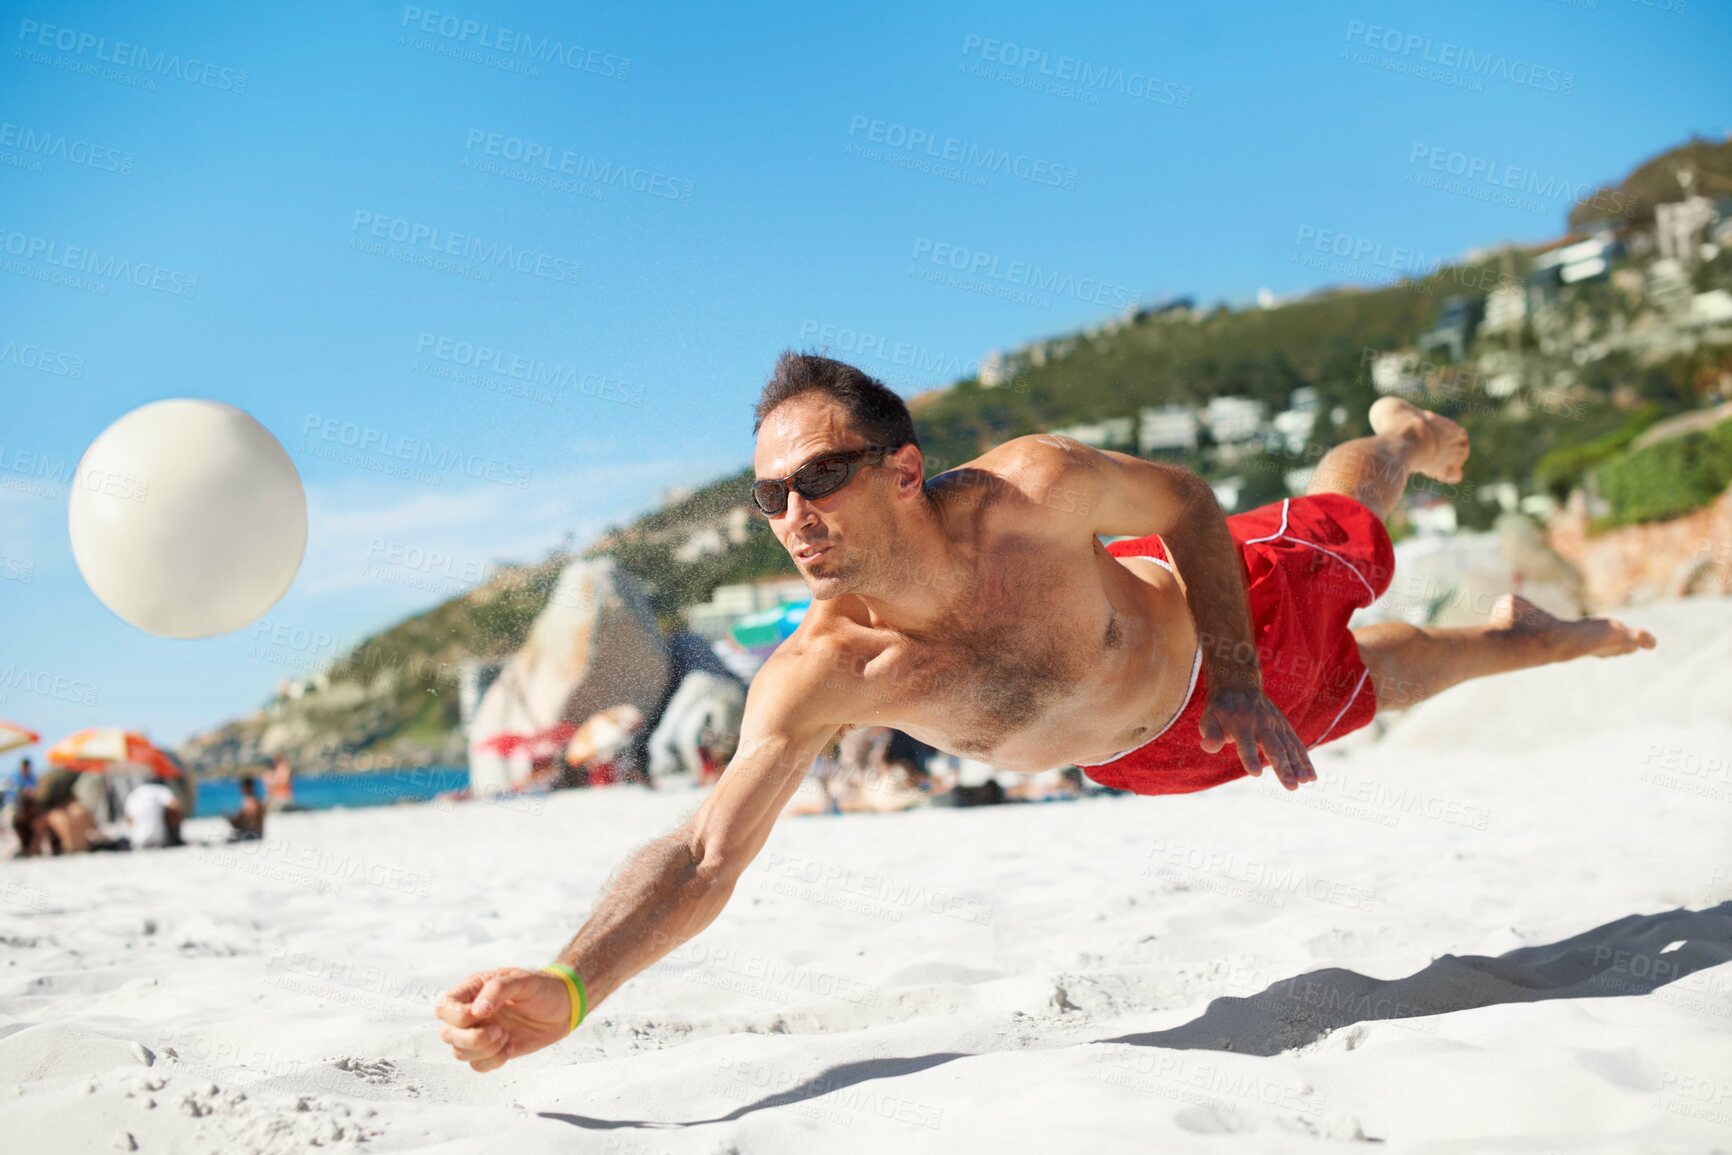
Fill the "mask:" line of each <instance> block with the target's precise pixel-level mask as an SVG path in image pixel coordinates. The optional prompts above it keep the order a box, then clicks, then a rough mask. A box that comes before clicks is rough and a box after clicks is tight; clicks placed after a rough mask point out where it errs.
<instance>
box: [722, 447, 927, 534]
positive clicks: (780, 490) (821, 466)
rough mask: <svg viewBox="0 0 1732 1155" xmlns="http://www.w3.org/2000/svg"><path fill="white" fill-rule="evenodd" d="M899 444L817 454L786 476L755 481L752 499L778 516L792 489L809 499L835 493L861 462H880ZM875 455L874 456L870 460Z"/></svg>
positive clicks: (857, 471) (786, 503)
mask: <svg viewBox="0 0 1732 1155" xmlns="http://www.w3.org/2000/svg"><path fill="white" fill-rule="evenodd" d="M901 448H902V446H900V445H868V446H867V447H866V448H864V449H855V450H851V451H849V452H846V453H826V454H825V455H824V456H822V457H814V458H813V459H812V460H810V461H808V462H807V463H806V464H804V465H802V466H800V468H798V469H796V470H794V472H792V473H790V474H788V476H786V477H783V478H768V479H765V480H762V481H754V482H753V483H752V500H753V501H754V502H756V503H757V506H758V508H759V509H760V510H762V511H763V512H764V514H765V516H767V517H775V516H776V515H777V514H779V513H781V512H783V511H784V510H786V509H787V508H788V491H789V490H790V489H791V490H793V491H794V492H795V493H797V494H799V495H800V496H801V497H803V498H805V499H806V500H807V501H811V500H812V499H813V498H816V497H824V496H826V495H828V494H832V493H835V492H836V491H837V490H838V489H841V488H842V487H843V486H844V485H847V484H848V483H849V482H850V481H853V480H854V475H855V474H856V473H859V472H860V469H861V467H862V466H866V465H877V464H879V463H880V462H882V461H883V460H884V458H885V457H886V456H888V455H889V454H892V453H895V452H896V451H897V450H898V449H901ZM868 458H873V459H875V460H870V461H869V460H867V459H868Z"/></svg>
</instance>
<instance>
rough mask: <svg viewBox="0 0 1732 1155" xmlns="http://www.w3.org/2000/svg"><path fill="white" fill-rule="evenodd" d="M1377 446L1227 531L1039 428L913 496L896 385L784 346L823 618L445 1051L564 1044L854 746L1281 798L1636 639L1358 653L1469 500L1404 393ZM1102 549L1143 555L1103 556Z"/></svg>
mask: <svg viewBox="0 0 1732 1155" xmlns="http://www.w3.org/2000/svg"><path fill="white" fill-rule="evenodd" d="M1371 426H1372V429H1373V431H1374V434H1373V436H1370V437H1364V438H1359V439H1357V440H1354V441H1349V442H1346V443H1345V444H1342V445H1340V446H1337V447H1336V448H1334V449H1333V450H1331V451H1330V452H1329V453H1328V454H1327V455H1325V456H1324V457H1323V458H1322V459H1321V460H1320V461H1319V462H1318V465H1317V468H1316V470H1315V474H1314V478H1313V481H1312V482H1311V487H1310V492H1309V493H1308V494H1307V495H1306V496H1304V497H1296V498H1291V499H1289V500H1287V501H1283V502H1277V503H1275V504H1273V505H1269V506H1265V507H1263V508H1262V509H1258V510H1253V511H1251V512H1249V513H1246V514H1242V515H1239V516H1237V517H1233V518H1227V517H1225V516H1224V515H1223V514H1222V512H1221V508H1220V506H1219V505H1218V504H1217V502H1216V500H1215V498H1214V495H1213V493H1212V491H1211V490H1210V488H1209V486H1208V485H1207V484H1206V483H1205V482H1204V481H1203V480H1202V479H1201V478H1199V477H1197V476H1196V475H1194V474H1192V473H1189V472H1187V471H1185V470H1183V469H1179V468H1176V467H1173V466H1168V465H1162V464H1157V463H1153V462H1148V461H1143V460H1140V459H1138V458H1135V457H1130V456H1126V455H1123V454H1118V453H1105V452H1099V451H1097V450H1094V449H1090V448H1088V447H1087V446H1084V445H1082V444H1081V443H1079V442H1076V441H1073V440H1070V439H1068V438H1064V437H1056V436H1047V435H1041V436H1033V437H1020V438H1017V439H1016V440H1013V441H1010V442H1007V443H1005V444H1004V445H1001V446H999V447H998V448H996V449H993V450H991V451H990V452H988V453H986V454H985V455H983V456H982V457H980V458H979V459H977V460H975V461H973V462H971V463H969V464H968V465H965V466H963V467H961V468H959V469H954V470H951V471H949V472H947V473H942V474H940V475H938V476H936V477H934V478H932V479H931V480H930V481H925V480H923V468H922V466H923V462H922V458H921V453H920V449H919V447H918V445H917V444H916V442H915V435H914V427H913V423H912V421H911V420H910V418H909V416H908V410H907V408H906V407H905V406H904V405H903V403H902V401H901V400H900V399H899V398H898V397H897V396H896V395H895V394H894V393H892V392H890V391H889V390H888V389H885V388H884V387H883V386H882V385H880V384H878V383H877V382H875V381H873V380H872V379H871V378H869V377H867V376H866V375H865V374H863V373H860V372H859V371H858V370H855V369H853V368H851V367H849V366H847V365H844V364H842V363H840V362H837V361H832V360H829V359H827V358H823V357H813V356H799V355H795V354H792V353H789V354H784V355H783V357H782V358H781V360H780V361H779V362H778V363H777V366H776V373H775V376H774V377H773V378H772V379H771V381H770V383H769V384H768V385H767V386H766V387H765V389H764V393H763V396H762V398H761V399H760V401H759V403H758V406H757V424H756V426H755V429H756V432H757V437H758V439H757V450H756V453H755V455H754V468H755V471H756V475H757V478H758V480H757V482H756V484H755V485H754V487H753V498H754V500H755V501H756V502H757V504H758V506H759V508H760V509H761V510H762V511H764V513H765V515H766V516H767V517H768V520H769V524H770V528H771V529H772V531H774V533H775V535H776V537H777V539H778V540H779V541H780V542H781V543H782V545H783V547H784V548H786V549H787V550H788V552H789V554H790V555H791V556H792V557H793V560H794V563H795V565H796V566H798V567H799V570H800V572H801V574H802V575H803V576H804V578H805V580H806V584H807V585H808V586H809V587H810V588H811V591H812V596H813V603H812V608H811V610H810V611H809V612H808V613H807V615H806V619H805V621H804V622H803V623H801V625H800V628H799V629H798V630H797V631H796V632H795V633H794V635H793V636H792V637H791V638H789V639H788V640H787V641H786V642H784V643H783V644H782V645H781V646H780V647H779V648H778V649H777V650H776V652H775V653H774V654H773V655H772V656H771V658H770V660H769V661H768V662H766V663H765V665H764V668H763V669H762V670H761V671H760V672H759V673H758V676H757V678H756V679H755V680H754V681H753V683H752V687H751V691H750V693H749V694H748V695H747V700H746V714H745V719H744V723H743V726H742V732H741V736H740V746H739V750H738V751H737V752H736V754H735V756H734V758H733V760H732V762H731V763H730V764H729V766H728V769H727V771H726V773H724V774H723V775H722V778H721V780H720V781H719V782H718V784H717V785H716V787H715V788H714V789H713V790H712V791H711V792H710V794H709V795H708V797H707V798H705V800H704V802H703V804H702V805H701V806H700V807H699V808H698V810H697V812H696V813H695V814H694V815H693V816H692V817H691V818H690V819H689V820H688V821H687V822H686V823H685V824H684V825H682V826H681V827H679V829H677V830H675V831H674V832H672V833H671V834H668V835H666V836H664V837H662V838H658V839H656V840H655V841H654V842H651V843H650V844H649V845H648V846H646V847H644V848H643V849H642V850H640V851H638V852H637V853H636V854H635V855H633V856H632V857H631V858H630V859H629V860H628V861H627V862H626V863H625V865H624V866H623V867H622V869H621V870H620V871H619V872H618V874H617V875H616V876H615V878H614V880H613V882H612V883H611V885H610V886H609V887H608V889H607V892H606V893H605V894H604V895H603V896H602V897H601V899H600V901H599V902H598V903H597V905H596V908H595V910H594V912H593V913H592V914H591V915H590V917H589V919H588V921H586V922H585V923H584V924H583V926H582V927H581V928H580V929H579V930H578V932H577V935H576V937H575V938H573V939H572V940H571V942H570V943H569V944H568V945H567V946H566V947H565V949H564V950H563V951H561V952H560V954H559V957H558V960H557V962H556V963H555V964H554V965H553V966H550V967H548V968H545V969H543V970H539V971H537V970H530V969H525V968H521V967H506V968H503V969H498V970H489V971H483V972H481V973H479V974H476V975H472V976H471V977H470V978H468V979H466V980H465V981H464V982H462V983H460V984H458V985H457V986H456V987H454V988H452V989H451V990H449V991H447V992H445V993H443V994H442V995H441V996H440V998H439V1000H438V1002H437V1004H436V1008H435V1009H436V1011H437V1014H438V1016H439V1018H440V1019H441V1020H443V1022H444V1026H443V1027H442V1029H441V1032H440V1037H441V1038H442V1039H443V1040H444V1041H445V1042H446V1043H448V1044H449V1045H450V1046H451V1050H452V1054H453V1055H455V1056H456V1057H457V1058H458V1059H459V1060H462V1061H464V1062H467V1063H469V1064H470V1065H471V1067H473V1068H474V1069H475V1070H477V1071H491V1070H494V1069H496V1068H498V1067H499V1066H501V1065H503V1064H504V1063H506V1062H507V1061H509V1060H511V1059H514V1058H517V1057H519V1056H521V1055H525V1054H528V1053H529V1052H531V1051H535V1050H539V1049H540V1048H542V1047H545V1046H548V1045H549V1044H551V1043H554V1042H557V1041H558V1040H559V1039H561V1038H563V1037H564V1036H565V1035H566V1034H567V1033H568V1031H569V1030H570V1029H571V1028H572V1027H573V1026H574V1025H575V1023H576V1022H577V1021H578V1020H579V1019H580V1018H581V1016H582V1014H584V1013H586V1012H587V1011H589V1010H593V1008H595V1007H596V1006H599V1005H600V1004H601V1003H602V1002H603V1001H605V1000H606V999H607V998H608V996H609V995H611V994H612V993H613V992H614V991H616V990H618V989H619V987H620V985H621V984H623V983H624V982H626V980H628V979H630V978H631V977H632V976H633V975H635V974H637V973H638V972H639V971H641V970H643V969H644V968H645V967H648V966H649V965H651V964H652V963H654V962H655V961H656V960H657V959H659V958H661V957H662V956H663V955H665V954H666V953H668V951H670V950H672V949H673V948H675V947H676V946H679V945H680V944H682V943H684V942H685V941H687V940H688V939H690V938H692V937H693V936H695V935H697V934H698V933H699V932H700V931H702V930H703V929H704V928H705V927H706V926H708V925H709V924H710V922H711V921H712V920H713V919H714V918H715V917H716V915H717V914H718V913H720V912H721V909H722V907H723V906H724V905H725V904H726V903H727V901H728V897H729V895H730V894H731V893H732V892H733V889H734V886H735V884H736V883H737V882H738V880H739V878H740V876H741V874H742V873H743V872H744V871H745V869H746V866H747V864H749V863H750V862H751V861H752V859H753V857H754V856H756V855H757V854H758V852H759V851H760V850H762V849H763V846H764V843H765V841H766V840H767V839H768V838H769V836H770V830H771V827H772V825H773V824H774V822H775V820H776V817H777V816H778V815H779V814H781V813H782V810H783V807H784V806H785V805H786V803H787V802H788V800H789V798H790V796H791V795H792V794H793V793H794V792H795V790H796V789H797V788H798V787H799V785H800V782H801V779H802V777H803V776H804V775H805V772H806V768H807V767H808V766H810V765H811V763H812V759H813V758H814V756H816V755H817V754H818V753H819V751H821V750H822V749H824V748H825V747H826V746H827V745H828V744H829V743H830V742H831V741H832V740H833V739H834V738H835V736H836V734H837V733H838V731H839V730H841V729H843V728H846V727H848V726H852V725H862V724H874V725H890V726H895V727H896V728H897V729H900V730H903V731H905V732H907V733H909V734H911V735H913V736H914V737H916V738H920V739H922V740H924V741H926V742H928V743H930V744H932V745H934V746H936V747H938V748H939V749H941V750H947V751H951V752H954V753H958V754H962V755H966V756H969V757H973V758H978V759H981V760H982V761H986V762H989V763H991V764H993V765H994V766H997V767H999V768H1001V769H1004V770H1012V771H1016V770H1020V771H1040V770H1046V769H1048V768H1050V767H1054V766H1062V765H1067V764H1076V765H1079V766H1081V767H1083V768H1084V771H1085V773H1087V774H1088V775H1089V776H1090V777H1092V778H1094V779H1096V780H1097V781H1099V782H1102V783H1105V784H1107V785H1112V786H1118V787H1120V788H1123V789H1129V790H1133V791H1136V792H1138V793H1146V794H1160V793H1177V792H1185V791H1191V790H1199V789H1204V788H1206V787H1209V786H1214V785H1218V784H1220V783H1223V782H1226V781H1230V780H1232V779H1234V778H1238V777H1243V776H1245V775H1247V774H1252V775H1256V774H1260V773H1261V772H1262V771H1263V769H1265V768H1270V767H1272V768H1273V770H1274V772H1275V774H1276V776H1277V777H1278V778H1279V779H1280V781H1281V783H1282V785H1283V786H1285V787H1286V788H1287V789H1289V790H1293V789H1297V788H1298V787H1299V786H1300V785H1301V784H1302V783H1305V782H1309V781H1311V780H1313V779H1314V778H1315V776H1316V775H1315V773H1314V771H1313V769H1312V766H1311V761H1310V758H1309V756H1308V753H1307V750H1308V748H1310V747H1312V746H1316V745H1318V744H1320V743H1322V742H1324V741H1327V740H1330V739H1334V738H1338V737H1340V736H1341V735H1343V734H1345V733H1348V732H1350V731H1352V730H1354V729H1357V728H1358V727H1360V726H1363V725H1365V724H1366V723H1367V722H1368V721H1370V719H1371V717H1372V716H1373V714H1374V713H1376V712H1377V711H1378V710H1387V709H1392V708H1398V707H1401V706H1407V705H1411V704H1413V703H1414V702H1416V701H1418V700H1420V699H1422V698H1425V697H1428V696H1430V695H1432V694H1435V693H1437V692H1438V691H1440V690H1442V689H1445V688H1446V687H1448V686H1451V685H1454V684H1456V683H1458V682H1461V681H1464V680H1466V679H1469V678H1476V677H1481V676H1484V675H1487V674H1495V673H1500V672H1504V671H1509V670H1517V669H1522V668H1525V667H1529V666H1537V665H1542V664H1545V663H1548V662H1557V661H1565V660H1568V659H1571V658H1577V657H1582V656H1585V655H1589V654H1596V655H1600V656H1611V655H1614V654H1623V653H1628V652H1630V651H1632V650H1635V649H1638V648H1648V647H1652V646H1653V645H1654V639H1653V638H1652V636H1650V635H1649V634H1647V633H1646V632H1644V631H1640V630H1633V629H1629V628H1627V627H1625V626H1624V625H1622V624H1621V623H1618V622H1615V621H1610V620H1604V619H1592V618H1590V619H1585V620H1582V621H1579V622H1566V621H1561V620H1559V619H1557V618H1554V617H1552V616H1550V615H1549V614H1546V613H1544V612H1543V611H1540V610H1539V609H1538V608H1537V607H1534V606H1533V605H1531V603H1528V602H1526V601H1524V600H1523V599H1521V598H1516V597H1509V598H1505V599H1504V600H1503V601H1502V602H1500V603H1499V605H1498V608H1497V610H1496V612H1494V613H1493V614H1492V615H1491V617H1490V619H1489V620H1488V621H1487V622H1486V623H1485V624H1484V625H1476V626H1469V627H1462V628H1455V629H1440V628H1420V627H1416V626H1411V625H1407V624H1404V623H1396V622H1386V623H1382V624H1378V625H1372V626H1367V627H1363V628H1361V629H1358V630H1353V631H1349V630H1348V628H1347V621H1348V617H1349V616H1350V615H1351V613H1352V611H1353V610H1354V609H1355V608H1357V607H1359V606H1364V605H1369V604H1370V603H1371V601H1372V600H1373V599H1374V598H1376V597H1377V596H1378V595H1379V594H1381V593H1382V592H1383V591H1384V590H1385V589H1386V588H1387V587H1388V585H1389V583H1390V581H1391V579H1392V577H1393V572H1392V570H1393V564H1394V553H1393V550H1392V549H1391V547H1390V541H1389V535H1388V532H1387V531H1386V530H1385V529H1384V528H1383V523H1382V519H1383V518H1384V517H1386V516H1388V514H1389V513H1390V511H1391V510H1392V509H1393V508H1394V506H1395V503H1396V501H1397V500H1398V499H1399V498H1400V496H1401V494H1402V492H1403V490H1404V488H1405V486H1406V484H1407V479H1408V476H1409V474H1410V473H1419V474H1422V475H1424V476H1427V477H1432V478H1436V479H1438V480H1440V481H1443V482H1446V483H1453V482H1456V481H1459V480H1460V479H1461V471H1462V463H1463V462H1464V461H1465V460H1466V459H1467V454H1468V443H1467V435H1466V433H1465V432H1464V431H1463V430H1462V428H1461V427H1460V426H1459V425H1457V424H1456V423H1455V422H1453V421H1450V420H1448V419H1447V418H1444V417H1441V416H1439V415H1437V414H1434V413H1428V412H1425V411H1423V410H1420V409H1417V408H1415V407H1414V406H1412V405H1410V404H1408V403H1407V402H1405V401H1401V400H1398V399H1395V398H1384V399H1382V400H1380V401H1378V402H1377V403H1376V404H1375V405H1374V406H1373V407H1372V410H1371ZM1119 535H1133V539H1132V540H1129V541H1118V542H1115V543H1114V544H1113V545H1112V546H1110V547H1109V546H1104V545H1102V544H1101V543H1100V541H1099V537H1101V536H1108V537H1115V536H1119ZM1168 551H1170V553H1171V557H1170V558H1169V557H1168V556H1167V553H1168ZM1175 566H1176V567H1178V568H1176V569H1175V568H1174V567H1175ZM1229 745H1230V746H1232V749H1231V750H1228V749H1227V748H1226V747H1227V746H1229ZM561 968H566V969H564V970H561Z"/></svg>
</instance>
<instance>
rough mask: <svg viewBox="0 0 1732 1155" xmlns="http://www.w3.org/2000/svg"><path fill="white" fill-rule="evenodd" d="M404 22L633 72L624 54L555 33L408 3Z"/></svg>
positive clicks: (589, 66)
mask: <svg viewBox="0 0 1732 1155" xmlns="http://www.w3.org/2000/svg"><path fill="white" fill-rule="evenodd" d="M402 26H403V27H404V28H408V29H410V30H411V31H414V32H425V33H427V34H428V35H430V36H438V37H440V38H442V39H445V40H455V41H456V42H458V43H459V44H464V45H470V46H473V47H476V48H486V49H490V50H491V51H494V52H503V53H505V54H506V55H508V56H521V57H524V58H526V59H528V60H533V61H535V62H537V63H538V64H559V65H562V66H564V67H566V68H569V69H571V70H572V71H574V72H590V73H594V74H595V75H596V76H605V77H607V78H609V79H611V80H625V79H626V78H627V77H629V76H630V75H631V60H630V59H629V58H627V57H624V56H611V55H609V54H607V53H605V52H596V51H594V50H593V49H589V48H584V47H583V46H582V45H579V44H567V43H565V42H564V41H562V40H556V39H554V38H552V37H547V36H536V35H534V34H533V33H529V32H519V31H517V30H515V29H512V28H503V27H500V28H496V27H494V26H493V25H491V24H488V23H485V22H483V21H480V20H467V19H464V18H463V17H461V16H452V15H449V14H447V13H443V12H432V11H429V10H428V9H425V8H417V7H414V6H413V5H408V6H405V7H404V9H403V21H402Z"/></svg>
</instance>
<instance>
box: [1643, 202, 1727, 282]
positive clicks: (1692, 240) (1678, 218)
mask: <svg viewBox="0 0 1732 1155" xmlns="http://www.w3.org/2000/svg"><path fill="white" fill-rule="evenodd" d="M1719 217H1720V214H1719V212H1718V211H1717V210H1716V209H1715V206H1714V202H1713V201H1711V200H1709V199H1708V198H1707V197H1685V198H1684V199H1683V200H1681V201H1673V202H1672V203H1670V204H1663V205H1655V206H1654V241H1655V243H1656V244H1657V245H1658V246H1659V249H1660V255H1661V256H1662V257H1669V258H1670V259H1672V260H1674V261H1678V262H1681V263H1682V264H1684V265H1693V264H1695V263H1696V260H1697V254H1698V252H1699V251H1700V249H1701V246H1702V242H1703V240H1705V239H1706V238H1707V235H1708V228H1709V226H1710V225H1712V224H1713V223H1714V222H1715V221H1716V220H1718V219H1719Z"/></svg>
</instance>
